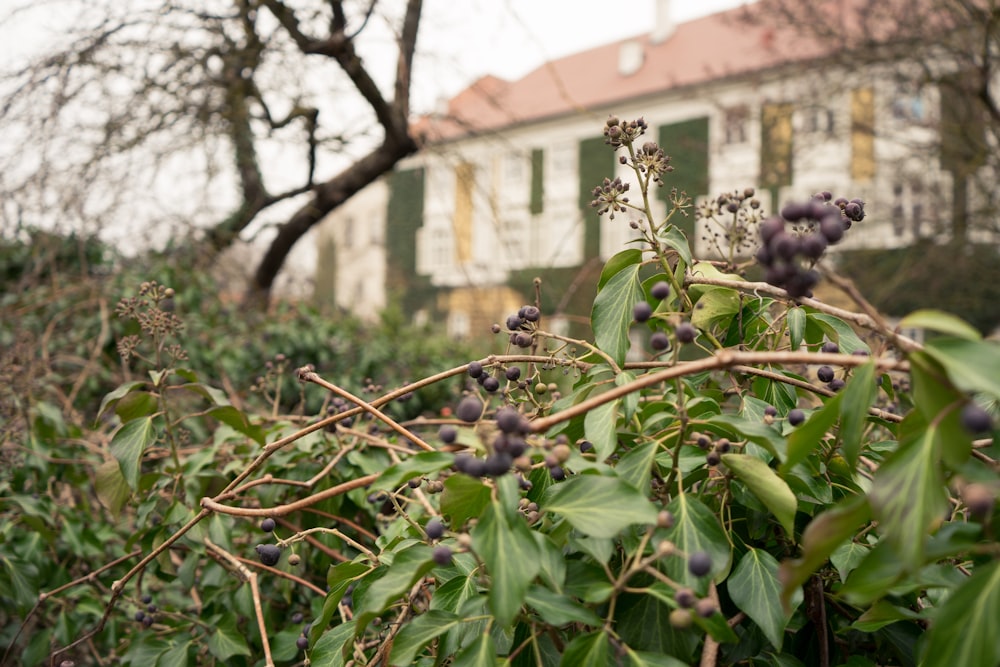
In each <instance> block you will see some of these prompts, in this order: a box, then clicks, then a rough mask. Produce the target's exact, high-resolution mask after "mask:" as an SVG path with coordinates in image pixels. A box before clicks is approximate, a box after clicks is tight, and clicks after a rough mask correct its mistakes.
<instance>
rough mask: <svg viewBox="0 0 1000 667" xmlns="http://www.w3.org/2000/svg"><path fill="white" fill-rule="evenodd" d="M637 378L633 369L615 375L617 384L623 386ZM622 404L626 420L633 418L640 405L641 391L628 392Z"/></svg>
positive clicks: (622, 399)
mask: <svg viewBox="0 0 1000 667" xmlns="http://www.w3.org/2000/svg"><path fill="white" fill-rule="evenodd" d="M633 380H635V373H633V372H632V371H622V372H621V373H619V374H618V375H616V376H615V386H616V387H623V386H625V385H627V384H628V383H629V382H632V381H633ZM621 405H622V415H623V416H624V417H625V421H628V420H630V419H632V415H634V414H635V411H636V408H638V407H639V392H637V391H633V392H632V393H630V394H626V395H625V396H623V397H622V398H621Z"/></svg>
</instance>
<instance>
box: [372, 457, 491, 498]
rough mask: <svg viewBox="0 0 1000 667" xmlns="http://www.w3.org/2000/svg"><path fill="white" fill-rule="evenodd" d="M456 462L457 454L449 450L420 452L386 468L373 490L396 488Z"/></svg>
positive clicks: (373, 485)
mask: <svg viewBox="0 0 1000 667" xmlns="http://www.w3.org/2000/svg"><path fill="white" fill-rule="evenodd" d="M454 462H455V455H454V454H450V453H448V452H419V453H417V454H414V455H413V456H410V457H409V458H407V459H406V460H405V461H400V462H399V463H395V464H393V465H391V466H389V467H388V468H386V469H385V472H383V473H382V474H381V475H380V476H379V478H378V481H376V482H375V483H374V484H372V486H371V490H373V491H380V490H388V489H393V490H394V489H396V487H398V486H400V485H401V484H403V483H404V482H406V481H407V480H409V479H412V478H413V477H420V476H421V475H427V474H429V473H432V472H437V471H438V470H441V469H443V468H447V467H448V466H450V465H451V464H452V463H454ZM470 479H471V478H470ZM473 481H475V480H473Z"/></svg>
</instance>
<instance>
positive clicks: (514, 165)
mask: <svg viewBox="0 0 1000 667" xmlns="http://www.w3.org/2000/svg"><path fill="white" fill-rule="evenodd" d="M524 162H525V160H524V156H523V155H521V154H520V153H507V154H506V155H504V157H503V182H504V185H506V186H510V185H519V184H521V183H523V182H524V181H525V176H527V169H526V168H525V164H524Z"/></svg>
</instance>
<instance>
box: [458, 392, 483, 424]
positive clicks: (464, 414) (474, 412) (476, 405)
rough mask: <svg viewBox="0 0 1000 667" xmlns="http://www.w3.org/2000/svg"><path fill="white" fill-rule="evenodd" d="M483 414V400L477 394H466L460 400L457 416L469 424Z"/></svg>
mask: <svg viewBox="0 0 1000 667" xmlns="http://www.w3.org/2000/svg"><path fill="white" fill-rule="evenodd" d="M482 414H483V402H482V401H480V400H479V399H478V398H476V397H475V396H466V397H465V398H463V399H462V400H461V401H459V402H458V407H456V408H455V416H456V417H458V418H459V419H461V420H462V421H464V422H467V423H469V424H471V423H473V422H475V421H478V420H479V417H480V416H482Z"/></svg>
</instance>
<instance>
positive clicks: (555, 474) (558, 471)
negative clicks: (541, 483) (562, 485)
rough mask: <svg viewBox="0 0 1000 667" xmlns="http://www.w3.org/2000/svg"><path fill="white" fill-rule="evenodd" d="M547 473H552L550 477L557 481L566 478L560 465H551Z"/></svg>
mask: <svg viewBox="0 0 1000 667" xmlns="http://www.w3.org/2000/svg"><path fill="white" fill-rule="evenodd" d="M549 474H550V475H552V479H554V480H556V481H557V482H561V481H563V480H564V479H566V471H565V470H563V467H562V466H552V467H551V468H549Z"/></svg>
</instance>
